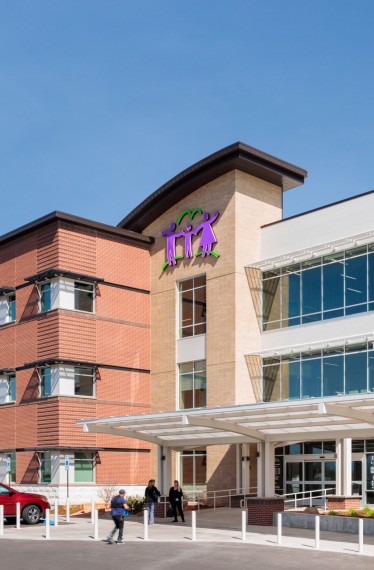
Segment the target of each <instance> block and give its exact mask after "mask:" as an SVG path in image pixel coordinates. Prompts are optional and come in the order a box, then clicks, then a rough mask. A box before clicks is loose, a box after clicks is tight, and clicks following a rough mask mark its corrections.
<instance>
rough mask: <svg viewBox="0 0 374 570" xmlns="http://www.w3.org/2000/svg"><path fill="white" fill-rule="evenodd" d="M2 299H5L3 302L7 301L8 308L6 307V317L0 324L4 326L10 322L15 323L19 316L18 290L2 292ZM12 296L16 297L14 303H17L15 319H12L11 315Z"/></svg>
mask: <svg viewBox="0 0 374 570" xmlns="http://www.w3.org/2000/svg"><path fill="white" fill-rule="evenodd" d="M0 297H1V299H2V300H3V302H5V303H6V304H7V309H6V317H5V320H4V322H3V323H1V324H0V326H4V325H8V324H9V323H15V322H16V316H17V313H16V311H17V306H16V292H15V291H14V292H13V291H12V292H10V293H2V294H1V295H0ZM10 297H14V303H15V316H14V319H11V317H10V301H9V299H10Z"/></svg>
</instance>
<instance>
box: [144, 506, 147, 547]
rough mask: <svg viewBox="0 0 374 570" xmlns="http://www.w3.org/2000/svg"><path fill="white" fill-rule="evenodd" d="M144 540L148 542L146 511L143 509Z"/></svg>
mask: <svg viewBox="0 0 374 570" xmlns="http://www.w3.org/2000/svg"><path fill="white" fill-rule="evenodd" d="M144 540H148V511H147V509H144Z"/></svg>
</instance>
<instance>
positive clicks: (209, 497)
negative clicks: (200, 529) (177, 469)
mask: <svg viewBox="0 0 374 570" xmlns="http://www.w3.org/2000/svg"><path fill="white" fill-rule="evenodd" d="M256 493H257V487H239V488H238V487H235V488H233V489H216V490H212V491H200V490H194V491H192V492H191V493H186V494H185V496H188V495H192V496H193V500H194V501H196V500H197V501H199V503H198V508H200V504H204V501H205V502H208V501H213V508H214V510H215V509H216V505H217V500H218V499H226V498H227V499H228V503H229V508H230V509H231V499H232V497H233V496H236V495H252V496H253V495H254V494H256ZM197 494H198V495H200V496H199V497H198V498H197V497H196V495H197Z"/></svg>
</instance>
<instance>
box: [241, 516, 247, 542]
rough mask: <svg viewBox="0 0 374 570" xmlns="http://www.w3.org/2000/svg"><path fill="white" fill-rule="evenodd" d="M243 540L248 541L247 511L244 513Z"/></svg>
mask: <svg viewBox="0 0 374 570" xmlns="http://www.w3.org/2000/svg"><path fill="white" fill-rule="evenodd" d="M242 540H243V542H244V541H245V540H247V511H242Z"/></svg>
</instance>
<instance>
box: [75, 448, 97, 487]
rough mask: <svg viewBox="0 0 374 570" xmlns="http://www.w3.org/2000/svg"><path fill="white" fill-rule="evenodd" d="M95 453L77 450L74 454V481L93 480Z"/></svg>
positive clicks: (86, 481)
mask: <svg viewBox="0 0 374 570" xmlns="http://www.w3.org/2000/svg"><path fill="white" fill-rule="evenodd" d="M94 467H95V454H94V453H91V452H86V451H85V452H82V451H79V452H78V451H77V452H76V453H75V454H74V482H75V483H94V482H95V477H94V475H95V469H94Z"/></svg>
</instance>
